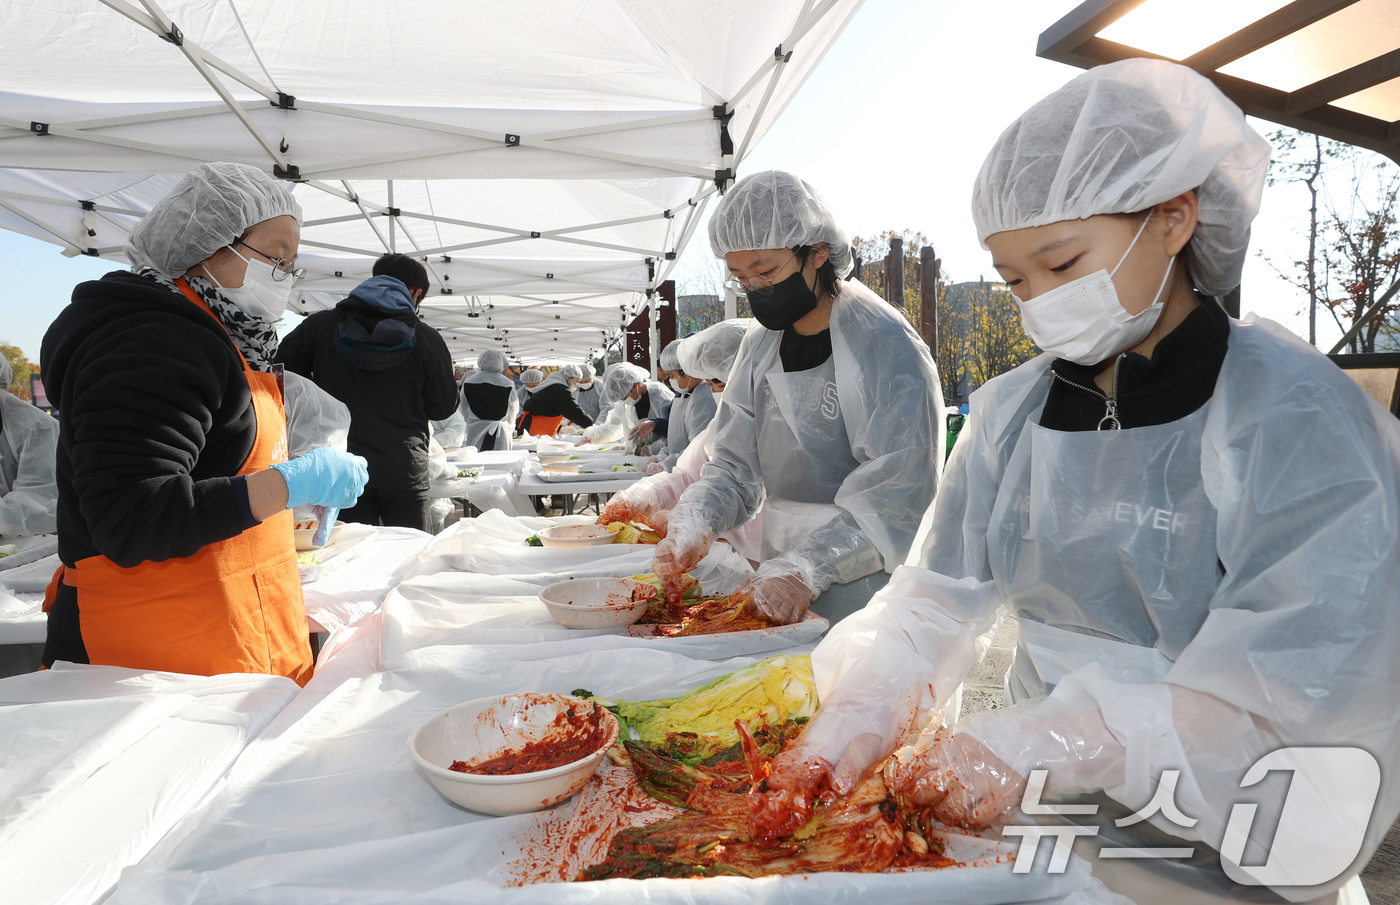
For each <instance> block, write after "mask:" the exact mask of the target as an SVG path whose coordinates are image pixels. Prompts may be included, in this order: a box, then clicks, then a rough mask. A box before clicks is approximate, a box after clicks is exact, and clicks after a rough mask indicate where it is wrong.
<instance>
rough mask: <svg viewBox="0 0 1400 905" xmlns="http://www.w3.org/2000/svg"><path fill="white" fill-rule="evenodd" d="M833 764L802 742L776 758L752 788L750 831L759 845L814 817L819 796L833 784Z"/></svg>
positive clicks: (802, 824)
mask: <svg viewBox="0 0 1400 905" xmlns="http://www.w3.org/2000/svg"><path fill="white" fill-rule="evenodd" d="M830 772H831V768H830V766H829V765H828V764H827V763H826V761H824V760H822V759H821V757H820V756H819V755H817V754H816V753H815V752H813V751H812V750H811V749H810V748H808V747H806V746H804V745H803V744H802V743H801V742H799V743H798V744H796V745H795V746H793V747H791V748H788V749H787V750H785V751H783V752H781V753H780V754H778V756H777V757H775V758H773V763H772V772H771V773H769V775H768V778H767V779H766V780H764V781H763V782H760V783H756V784H755V785H754V786H753V787H752V788H751V789H750V790H749V834H750V836H751V837H752V838H753V840H754V841H755V842H757V843H758V844H759V845H760V846H764V847H771V846H772V845H773V844H774V843H775V842H777V840H778V838H779V837H781V836H786V835H787V834H788V833H791V832H792V831H793V830H796V829H798V828H800V827H802V826H805V825H806V824H807V822H808V821H810V820H811V819H812V812H813V810H814V809H815V807H816V804H817V799H818V798H819V797H820V796H821V794H822V793H823V792H825V791H826V790H827V789H828V788H829V787H830Z"/></svg>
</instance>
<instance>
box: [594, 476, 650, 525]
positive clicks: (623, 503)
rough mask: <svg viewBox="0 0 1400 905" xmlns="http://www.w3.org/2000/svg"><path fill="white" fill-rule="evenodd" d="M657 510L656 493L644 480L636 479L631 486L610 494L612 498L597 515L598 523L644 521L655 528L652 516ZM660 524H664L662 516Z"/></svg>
mask: <svg viewBox="0 0 1400 905" xmlns="http://www.w3.org/2000/svg"><path fill="white" fill-rule="evenodd" d="M657 511H658V506H657V500H656V494H655V493H654V492H652V489H651V488H650V487H648V486H647V485H646V483H645V482H642V481H638V482H637V483H636V484H633V485H632V486H631V487H627V488H625V489H623V490H619V491H618V492H617V493H615V494H613V495H612V499H610V500H608V504H607V505H606V506H604V507H603V511H602V513H600V514H599V516H598V524H600V525H611V524H612V523H613V522H645V523H646V524H648V525H651V526H652V527H653V528H655V527H656V525H655V523H654V522H653V521H652V518H653V516H654V514H655V513H656V512H657ZM662 524H665V519H664V518H663V519H662Z"/></svg>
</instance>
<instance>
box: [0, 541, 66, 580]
mask: <svg viewBox="0 0 1400 905" xmlns="http://www.w3.org/2000/svg"><path fill="white" fill-rule="evenodd" d="M0 547H18V548H19V550H18V552H16V553H11V554H9V555H8V556H0V574H3V573H5V572H8V571H10V570H12V569H18V568H20V567H22V566H26V565H29V564H30V563H32V562H35V561H36V560H40V559H43V558H45V557H47V556H53V555H55V554H57V553H58V535H57V534H31V535H25V536H23V537H0ZM50 572H52V570H50Z"/></svg>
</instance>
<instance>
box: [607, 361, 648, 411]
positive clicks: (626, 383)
mask: <svg viewBox="0 0 1400 905" xmlns="http://www.w3.org/2000/svg"><path fill="white" fill-rule="evenodd" d="M646 382H647V372H646V371H643V370H642V369H641V368H639V367H637V366H636V365H631V364H628V363H627V362H625V361H620V362H618V363H617V364H615V365H609V366H608V369H607V371H605V372H604V373H603V392H605V393H607V394H608V398H609V399H611V400H613V401H617V400H619V399H621V398H622V397H623V396H626V395H627V394H628V393H630V392H632V387H634V386H636V385H637V384H639V383H646Z"/></svg>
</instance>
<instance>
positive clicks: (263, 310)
mask: <svg viewBox="0 0 1400 905" xmlns="http://www.w3.org/2000/svg"><path fill="white" fill-rule="evenodd" d="M228 250H229V251H231V252H233V253H234V254H235V255H238V259H239V260H240V261H242V262H244V263H245V264H247V265H248V267H247V269H246V270H245V271H244V272H243V285H242V286H237V287H229V286H221V285H220V284H219V281H218V280H216V279H214V276H213V274H210V275H209V279H210V281H211V282H213V284H214V285H215V286H218V287H219V289H220V290H222V291H223V293H224V295H226V296H228V300H229V301H230V302H233V303H234V304H235V305H237V306H238V308H239V310H240V311H242V312H243V313H244V314H247V315H248V316H249V317H255V318H257V319H258V320H262V321H267V322H268V323H269V324H270V323H273V322H275V321H276V320H277V319H278V318H279V317H281V316H282V312H284V311H286V310H287V297H288V296H290V295H291V294H292V281H291V280H290V279H287V280H284V281H282V282H278V281H277V280H275V279H273V277H272V265H271V264H270V263H268V262H267V261H263V260H255V261H250V260H248V259H247V258H245V257H243V256H242V255H239V254H238V249H236V248H234V247H233V246H232V245H230V246H228ZM204 272H205V273H209V269H208V268H205V271H204Z"/></svg>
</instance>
